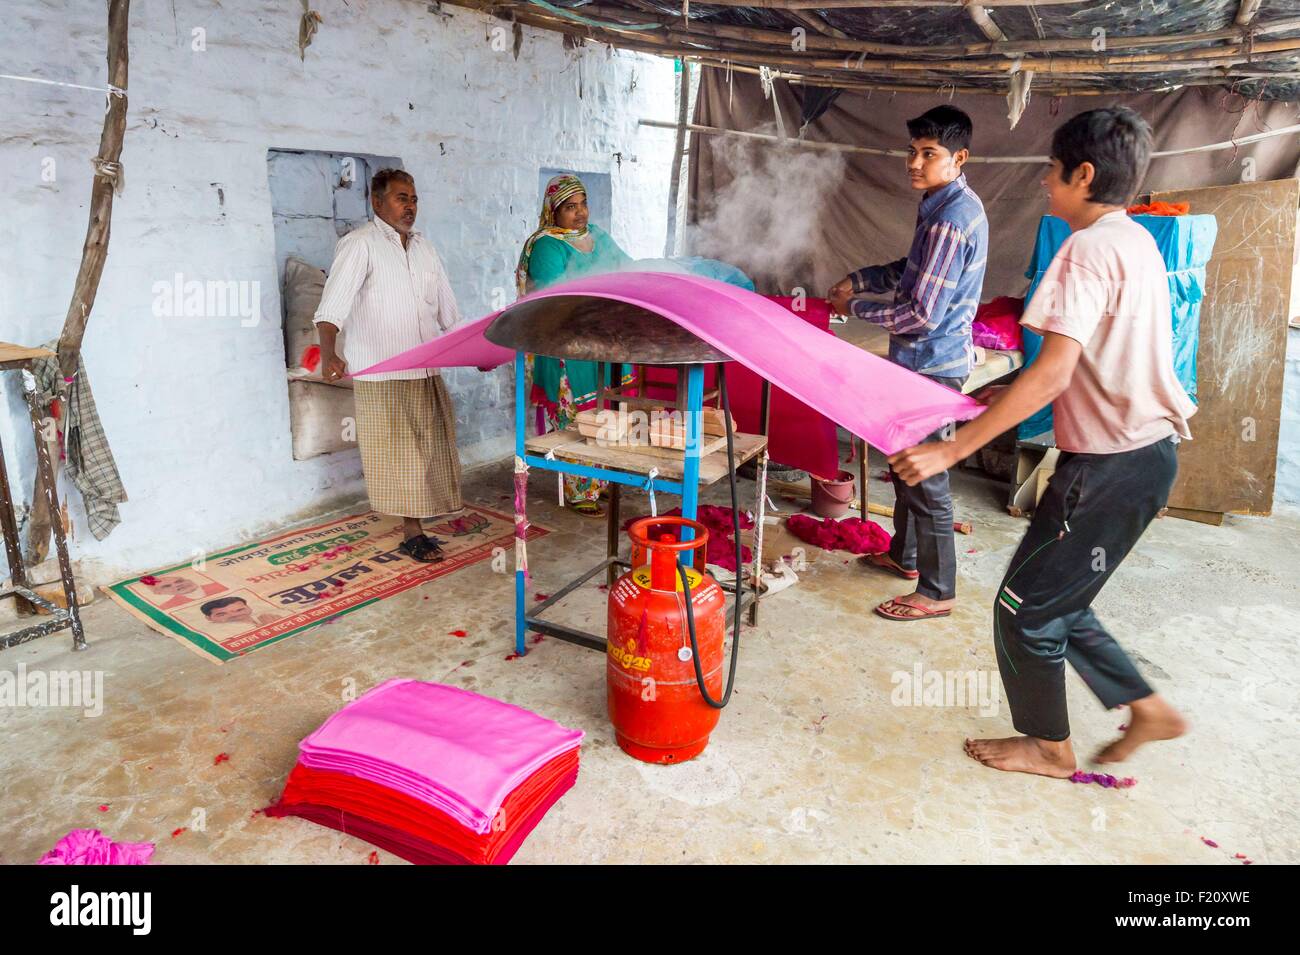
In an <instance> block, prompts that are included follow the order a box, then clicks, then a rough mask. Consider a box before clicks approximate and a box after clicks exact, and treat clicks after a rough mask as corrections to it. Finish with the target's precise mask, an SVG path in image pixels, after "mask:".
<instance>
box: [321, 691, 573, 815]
mask: <svg viewBox="0 0 1300 955" xmlns="http://www.w3.org/2000/svg"><path fill="white" fill-rule="evenodd" d="M582 738H583V733H582V731H581V730H571V729H567V728H566V727H563V726H561V725H560V724H559V723H556V722H555V721H554V720H548V719H546V718H545V717H543V716H538V715H537V714H536V713H531V712H529V711H528V710H525V709H522V708H520V707H518V706H512V705H511V704H509V703H503V702H501V701H500V700H494V699H491V698H490V697H486V696H480V695H479V694H477V693H471V692H470V691H468V690H461V689H458V688H456V687H452V686H444V685H442V684H439V683H424V682H421V681H419V680H388V681H387V682H385V683H381V684H380V685H379V686H377V687H375V688H374V689H372V690H370V691H369V692H368V693H365V694H363V695H362V696H360V697H358V698H357V699H356V700H354V701H353V702H351V703H349V704H348V705H347V706H345V707H344V708H343V709H341V710H339V711H338V712H337V713H335V714H334V715H333V716H331V717H330V718H329V719H327V720H326V721H325V722H324V723H322V724H321V726H320V728H319V729H317V730H316V731H315V732H313V733H311V734H310V735H309V736H307V738H306V739H304V740H303V741H302V742H301V743H300V744H299V753H300V755H299V760H300V762H302V763H303V764H304V765H306V766H310V767H312V768H313V769H329V770H334V771H335V772H341V773H349V774H351V775H354V776H359V777H361V778H362V779H368V780H370V781H371V782H375V783H379V784H380V785H383V786H389V787H391V788H392V789H396V790H398V791H399V792H403V793H406V794H407V795H409V796H412V797H414V798H416V799H420V800H422V801H424V802H427V803H429V804H430V805H433V806H437V807H438V808H439V809H441V810H442V811H443V812H445V813H447V814H448V815H449V816H452V817H453V818H455V819H458V820H459V821H461V822H462V823H463V824H464V825H465V827H466V828H468V829H470V830H471V831H473V832H480V833H481V832H487V831H488V827H489V826H490V825H491V823H492V818H493V817H494V816H495V815H496V813H497V810H498V809H500V808H501V803H502V802H503V801H504V800H505V798H506V796H508V795H509V794H510V792H511V791H512V790H514V789H515V788H516V787H517V786H518V785H519V784H520V783H522V782H523V781H524V780H525V779H527V778H528V777H529V776H530V775H532V774H533V773H534V772H536V771H537V770H538V769H540V768H541V767H542V766H543V765H545V764H546V763H548V762H549V761H550V760H551V759H553V758H554V757H556V756H558V755H560V754H561V753H563V752H565V751H567V750H570V749H575V748H577V747H578V745H579V744H580V743H581V742H582Z"/></svg>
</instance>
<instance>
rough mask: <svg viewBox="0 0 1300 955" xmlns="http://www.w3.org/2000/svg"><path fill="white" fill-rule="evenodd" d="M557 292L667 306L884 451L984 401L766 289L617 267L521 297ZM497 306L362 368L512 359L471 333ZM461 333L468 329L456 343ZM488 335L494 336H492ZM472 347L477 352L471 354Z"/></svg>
mask: <svg viewBox="0 0 1300 955" xmlns="http://www.w3.org/2000/svg"><path fill="white" fill-rule="evenodd" d="M557 295H591V296H594V297H597V298H607V299H612V300H615V301H620V302H628V303H630V304H633V305H639V306H641V307H642V308H646V309H649V310H651V311H653V312H655V313H657V314H659V315H662V316H664V317H665V318H667V319H669V320H671V321H673V322H676V323H677V324H678V325H680V326H681V327H682V328H684V329H686V330H687V331H689V332H691V333H692V334H693V335H696V336H697V337H699V338H701V339H703V340H704V341H706V342H708V343H709V344H710V345H712V346H714V347H715V348H717V349H719V350H720V351H723V352H725V353H726V354H728V355H730V356H731V357H732V358H734V359H735V360H736V361H738V362H740V363H741V364H742V365H744V366H745V367H746V368H749V369H750V370H751V371H753V372H754V373H755V374H758V375H760V376H762V377H763V378H766V379H767V380H768V381H770V382H772V384H773V385H775V386H776V387H778V388H780V389H782V390H783V391H786V392H788V393H789V394H790V395H792V396H793V397H794V398H796V399H798V400H799V401H801V402H803V403H804V404H806V405H808V406H809V407H811V408H812V409H813V410H815V411H818V412H820V413H821V414H823V415H825V416H826V417H828V418H830V419H831V420H832V421H834V422H835V423H836V424H839V425H841V426H842V427H844V428H845V429H846V430H848V431H850V432H852V433H853V434H856V435H859V436H860V437H862V438H865V439H866V440H867V442H868V443H869V444H871V445H872V446H873V447H876V448H879V449H880V450H881V451H883V452H885V453H886V454H893V453H895V452H896V451H901V450H902V449H903V448H906V447H910V446H911V445H913V444H916V443H917V442H919V441H921V440H923V439H924V438H925V437H926V435H928V434H930V433H931V432H933V431H937V430H939V428H941V427H943V426H944V425H945V424H947V423H949V422H953V421H967V420H969V419H971V418H974V417H976V416H977V415H979V414H980V413H981V412H982V411H983V410H984V406H983V405H981V404H979V403H978V402H976V401H974V400H973V399H971V398H968V397H966V396H964V395H958V394H957V393H955V392H953V391H951V390H950V389H948V388H945V387H944V386H943V385H940V384H936V383H935V382H932V381H929V380H928V379H926V378H924V377H922V376H921V375H917V374H914V373H913V372H910V371H908V370H907V369H905V368H900V367H899V366H898V365H895V364H893V363H892V362H890V361H888V360H887V359H884V358H880V357H878V356H876V355H873V354H871V353H870V352H867V351H865V350H863V349H861V348H858V347H857V346H856V345H852V344H850V343H849V342H846V341H842V340H840V339H838V338H836V337H835V336H833V335H827V334H826V333H824V332H821V331H818V330H817V329H816V328H815V327H813V326H812V325H809V324H808V323H807V322H804V321H802V320H801V319H799V318H798V317H796V316H794V315H791V314H790V313H789V312H788V311H786V310H785V309H784V308H782V307H781V306H780V305H778V304H776V303H775V302H772V301H770V300H769V299H767V298H764V297H763V296H762V295H756V294H755V293H753V292H749V291H746V290H745V289H741V288H737V287H736V286H733V285H728V284H726V283H725V282H718V281H714V280H713V279H706V278H701V277H699V276H695V275H675V274H671V273H663V272H614V273H610V274H607V275H594V276H589V277H586V278H580V279H575V280H573V281H571V282H560V283H558V284H556V285H551V286H549V287H547V288H545V289H542V290H540V291H537V292H533V293H531V294H529V295H527V296H524V298H522V299H520V301H524V300H529V301H531V300H533V299H541V298H551V297H553V296H557ZM499 314H500V312H494V313H493V314H491V315H488V316H486V317H485V318H482V319H480V320H479V321H477V322H474V323H472V324H470V325H467V326H465V327H464V328H461V329H457V331H456V332H453V333H452V334H451V335H445V336H443V337H441V338H437V339H434V340H433V341H431V342H427V343H425V344H423V345H417V346H416V347H415V348H412V349H410V350H409V351H406V352H403V353H402V354H400V355H397V356H395V357H393V358H390V359H388V360H387V361H382V362H380V363H379V364H377V365H373V366H371V367H370V368H366V369H363V370H362V371H361V372H360V374H368V373H374V372H381V371H399V370H404V369H408V368H443V367H449V366H451V365H473V366H480V365H481V366H487V365H494V364H501V363H503V362H505V361H508V360H510V358H511V357H513V354H512V353H510V352H509V351H508V350H507V349H504V348H500V349H498V350H497V352H496V354H497V356H498V360H495V361H485V360H484V359H485V358H488V357H490V356H489V353H488V351H487V350H486V349H484V350H482V351H480V350H479V349H478V347H477V345H473V344H472V343H471V342H470V341H469V340H468V339H469V338H470V337H471V336H472V335H473V334H478V335H480V337H481V333H482V331H483V330H484V329H486V327H487V325H488V324H490V322H491V320H492V319H495V318H496V316H497V315H499ZM457 334H461V335H464V336H465V339H464V340H458V341H457V342H455V343H449V342H448V339H451V338H453V337H454V336H456V335H457ZM483 344H484V345H490V343H488V342H486V340H484V342H483ZM491 347H492V348H496V347H497V346H491ZM471 354H472V355H473V360H466V359H467V357H468V356H469V355H471Z"/></svg>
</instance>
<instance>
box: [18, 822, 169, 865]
mask: <svg viewBox="0 0 1300 955" xmlns="http://www.w3.org/2000/svg"><path fill="white" fill-rule="evenodd" d="M153 850H154V844H153V843H152V842H114V841H113V840H112V839H110V838H108V836H106V835H104V834H103V833H102V832H100V831H99V830H98V829H73V830H72V831H71V832H69V833H68V834H67V835H66V836H64V837H63V838H62V839H60V840H59V841H58V842H56V843H55V844H54V848H53V849H51V850H50V851H49V852H47V853H45V855H43V856H41V860H40V865H146V864H147V863H148V862H149V857H150V856H152V855H153Z"/></svg>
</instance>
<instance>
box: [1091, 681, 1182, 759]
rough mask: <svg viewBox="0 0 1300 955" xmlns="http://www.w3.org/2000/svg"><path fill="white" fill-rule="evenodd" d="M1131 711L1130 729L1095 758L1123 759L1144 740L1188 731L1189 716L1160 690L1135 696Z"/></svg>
mask: <svg viewBox="0 0 1300 955" xmlns="http://www.w3.org/2000/svg"><path fill="white" fill-rule="evenodd" d="M1129 712H1130V714H1131V715H1130V716H1129V721H1128V730H1127V731H1126V732H1125V733H1124V735H1123V736H1121V737H1120V738H1119V739H1117V740H1115V742H1113V743H1111V744H1110V745H1109V746H1107V747H1106V748H1105V749H1103V750H1102V751H1101V752H1100V753H1098V754H1097V755H1096V756H1095V757H1093V761H1094V762H1098V763H1118V762H1122V761H1123V760H1125V759H1128V758H1129V757H1130V756H1131V755H1133V751H1134V750H1135V749H1137V748H1138V747H1139V746H1141V745H1142V744H1143V743H1150V742H1153V741H1155V740H1158V739H1177V738H1178V737H1179V736H1182V735H1183V734H1184V733H1186V732H1187V720H1185V719H1183V717H1182V714H1181V713H1179V712H1178V711H1177V710H1176V709H1174V708H1173V707H1172V706H1170V705H1169V703H1168V702H1167V701H1165V700H1164V699H1162V698H1161V696H1160V694H1158V693H1152V694H1151V695H1150V696H1145V697H1143V698H1142V699H1140V700H1134V701H1133V702H1132V703H1130V704H1129Z"/></svg>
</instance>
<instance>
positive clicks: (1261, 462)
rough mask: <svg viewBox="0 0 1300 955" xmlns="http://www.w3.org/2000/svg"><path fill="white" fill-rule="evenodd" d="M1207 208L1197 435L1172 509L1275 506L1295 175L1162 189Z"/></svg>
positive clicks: (1171, 198) (1187, 445)
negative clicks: (1214, 225)
mask: <svg viewBox="0 0 1300 955" xmlns="http://www.w3.org/2000/svg"><path fill="white" fill-rule="evenodd" d="M1152 199H1156V200H1163V201H1165V202H1186V203H1189V204H1190V205H1191V211H1192V212H1193V213H1194V214H1198V215H1199V214H1208V215H1212V216H1214V217H1215V218H1216V219H1217V220H1218V223H1219V236H1218V239H1217V240H1216V241H1215V243H1214V255H1213V257H1212V258H1211V259H1210V264H1209V266H1208V267H1207V269H1206V291H1205V301H1204V303H1203V304H1202V306H1201V332H1200V347H1199V348H1198V350H1197V353H1196V363H1197V370H1196V379H1197V397H1198V399H1199V401H1200V406H1199V410H1198V411H1197V413H1196V415H1195V416H1194V417H1193V418H1192V419H1191V429H1192V437H1193V439H1194V440H1192V441H1190V442H1187V441H1185V442H1183V443H1182V444H1180V445H1179V447H1178V481H1177V483H1176V484H1175V485H1174V490H1173V493H1171V494H1170V496H1169V505H1170V514H1173V515H1177V512H1178V511H1208V512H1211V513H1213V512H1219V513H1223V512H1234V513H1246V514H1268V513H1270V512H1271V511H1272V509H1273V483H1274V477H1275V472H1276V470H1277V443H1278V430H1279V427H1280V422H1281V413H1282V376H1283V371H1284V368H1285V358H1286V338H1287V321H1288V318H1289V316H1290V303H1291V276H1292V264H1293V262H1294V261H1295V244H1296V209H1297V205H1298V204H1300V181H1297V180H1295V179H1280V180H1275V181H1272V182H1246V183H1240V184H1238V185H1235V186H1215V187H1212V188H1207V189H1182V190H1177V191H1174V192H1159V193H1155V194H1154V195H1153V196H1152Z"/></svg>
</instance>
